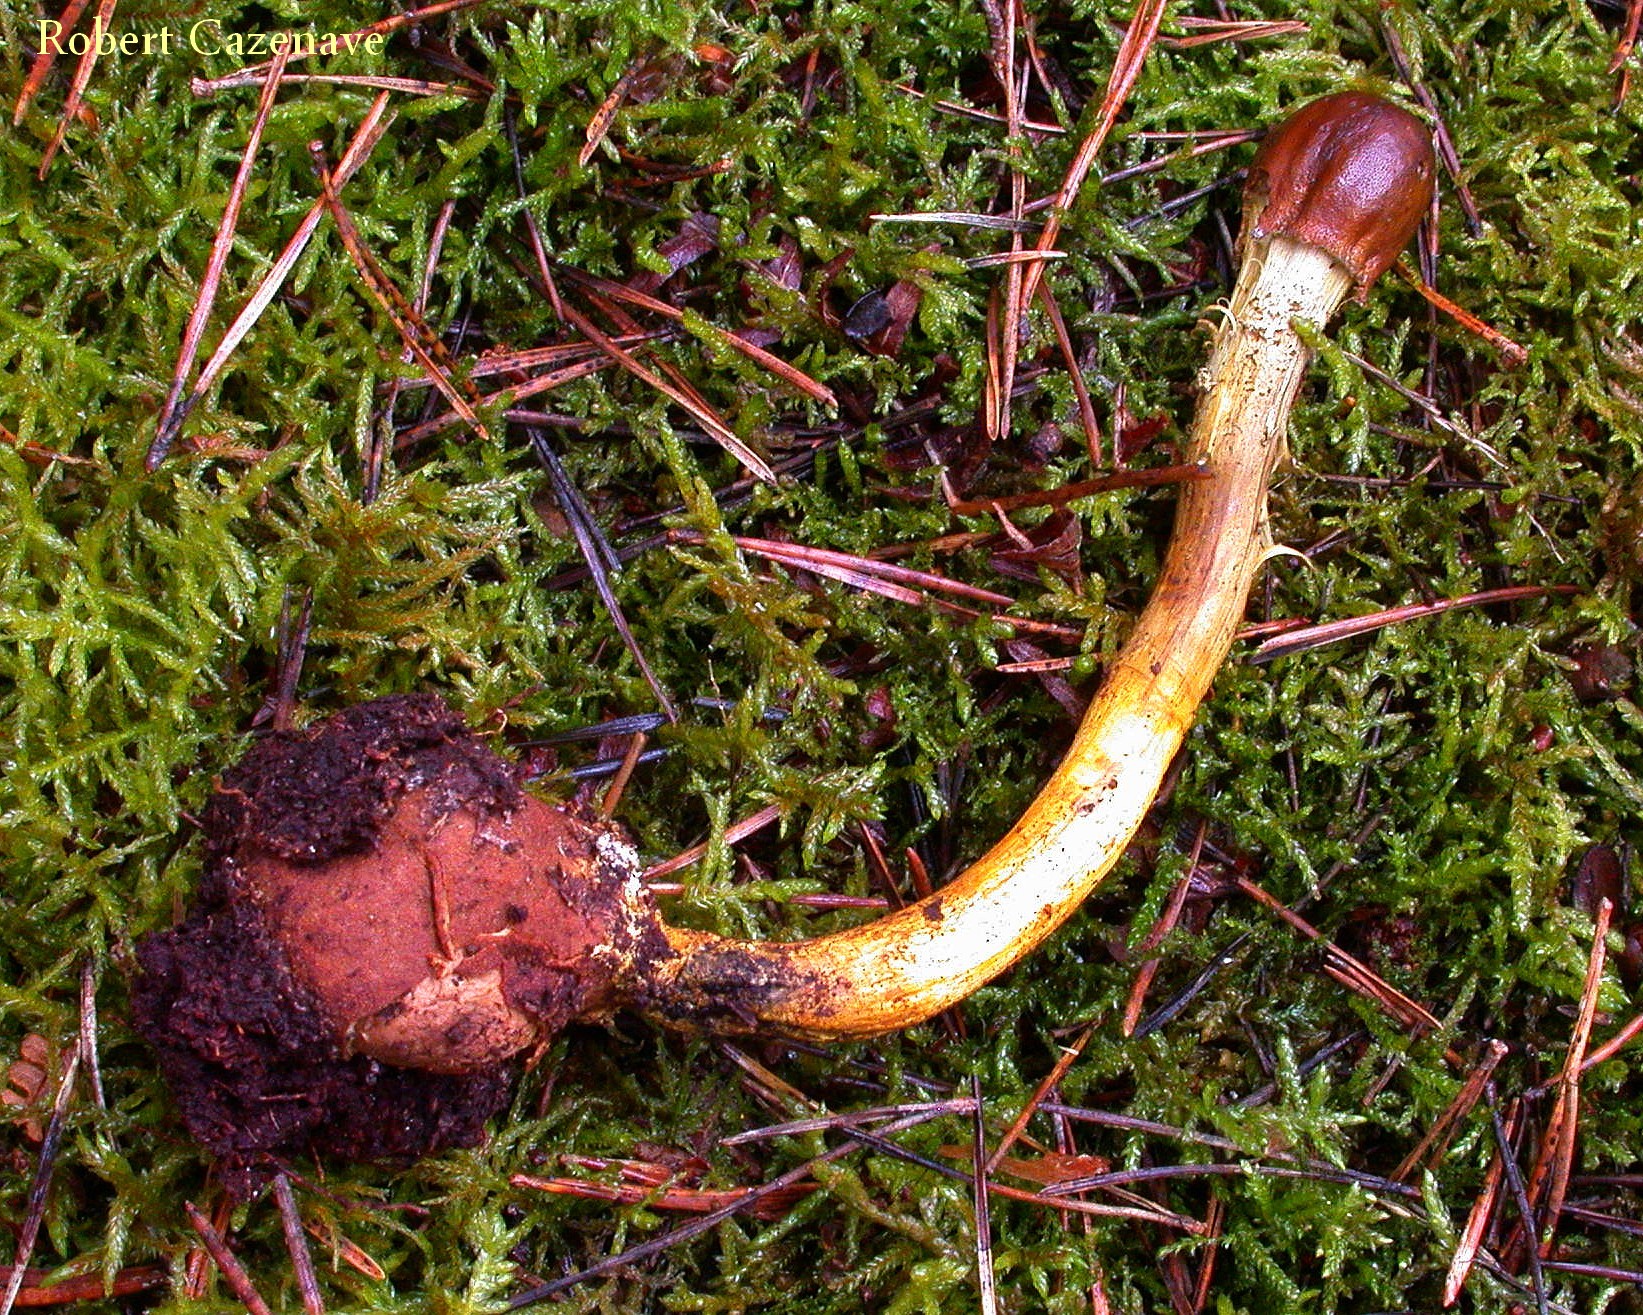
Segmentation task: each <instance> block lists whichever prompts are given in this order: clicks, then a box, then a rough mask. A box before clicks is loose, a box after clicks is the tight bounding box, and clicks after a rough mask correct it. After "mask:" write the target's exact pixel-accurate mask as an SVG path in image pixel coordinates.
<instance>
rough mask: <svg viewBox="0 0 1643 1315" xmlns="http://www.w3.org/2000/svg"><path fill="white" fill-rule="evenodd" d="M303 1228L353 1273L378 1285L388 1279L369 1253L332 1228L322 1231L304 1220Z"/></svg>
mask: <svg viewBox="0 0 1643 1315" xmlns="http://www.w3.org/2000/svg"><path fill="white" fill-rule="evenodd" d="M303 1227H304V1228H306V1229H307V1230H308V1236H309V1237H311V1238H313V1239H314V1241H316V1242H318V1243H320V1244H321V1245H322V1246H325V1247H327V1248H329V1249H330V1251H331V1253H332V1255H333V1257H334V1258H335V1259H337V1260H341V1261H342V1263H343V1264H345V1265H347V1266H348V1268H349V1269H351V1270H353V1271H354V1272H355V1273H358V1274H363V1275H365V1277H366V1278H368V1279H374V1280H375V1281H377V1282H378V1283H380V1282H381V1281H382V1280H383V1279H385V1278H387V1277H388V1271H387V1270H385V1269H383V1267H382V1266H381V1265H379V1264H377V1262H376V1261H375V1260H373V1259H372V1258H371V1254H370V1252H368V1251H366V1250H365V1248H364V1247H362V1246H360V1245H359V1243H357V1242H355V1241H353V1240H352V1239H351V1238H347V1237H344V1236H343V1235H342V1234H341V1233H339V1232H337V1231H336V1229H335V1228H334V1227H333V1228H332V1229H330V1230H329V1231H322V1230H321V1228H320V1226H319V1225H318V1224H313V1223H309V1222H307V1221H306V1220H305V1221H304V1222H303ZM333 1263H335V1261H333Z"/></svg>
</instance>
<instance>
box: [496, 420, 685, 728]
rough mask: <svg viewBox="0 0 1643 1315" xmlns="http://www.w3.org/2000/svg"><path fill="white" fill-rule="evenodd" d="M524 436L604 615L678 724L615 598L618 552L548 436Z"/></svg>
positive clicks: (660, 703) (666, 713) (531, 432)
mask: <svg viewBox="0 0 1643 1315" xmlns="http://www.w3.org/2000/svg"><path fill="white" fill-rule="evenodd" d="M525 434H526V437H527V438H528V439H529V440H530V444H531V451H532V452H533V453H535V455H536V459H537V462H538V463H539V464H540V465H541V467H542V469H543V470H545V471H546V472H547V476H548V482H549V483H550V484H551V485H552V486H553V494H554V497H555V498H556V499H557V500H558V502H559V509H560V510H561V511H563V512H564V513H565V519H566V520H567V521H568V522H569V523H570V529H571V534H572V535H573V536H574V537H575V539H576V547H577V549H578V551H580V552H581V554H582V561H583V563H584V564H585V565H586V566H587V569H588V578H589V579H591V580H592V581H593V588H594V591H595V592H596V593H597V594H598V595H599V602H600V603H601V605H603V607H604V609H605V615H606V616H608V617H609V618H610V623H611V625H612V626H613V627H615V629H616V633H617V634H618V635H619V636H621V639H622V644H623V646H624V647H625V648H626V649H627V651H628V652H629V654H631V655H632V657H633V662H634V665H635V666H637V667H638V668H639V674H640V675H642V676H643V677H644V678H645V683H646V684H647V685H649V686H650V692H651V693H652V694H654V695H655V696H656V706H657V707H658V708H659V709H661V712H662V715H663V716H664V717H666V718H667V719H668V720H669V721H678V720H679V714H678V712H677V710H676V709H675V708H674V706H673V701H672V699H670V698H669V697H668V693H667V690H666V689H665V688H664V687H663V685H662V682H661V680H660V678H659V677H658V676H657V675H656V672H655V671H654V670H653V669H652V668H651V665H650V661H649V660H648V659H647V658H646V657H645V651H644V649H643V648H641V647H640V646H639V641H638V639H636V638H635V637H634V634H633V627H632V626H630V625H629V624H628V619H627V615H626V614H625V613H624V612H623V611H622V604H621V603H620V601H619V600H618V599H617V597H616V587H615V586H614V585H613V584H612V583H611V576H612V575H614V574H615V573H617V572H619V571H620V570H621V569H622V561H621V558H619V557H618V556H617V555H616V550H615V549H613V548H612V547H611V546H610V543H609V541H608V540H607V539H606V538H605V535H604V531H602V530H601V529H600V528H599V523H598V521H596V520H595V519H594V516H593V513H592V511H590V510H589V509H588V505H587V502H586V501H585V500H584V499H583V497H582V492H581V490H580V489H578V488H577V487H576V484H575V482H574V481H572V479H571V478H570V474H569V472H567V471H566V470H565V467H564V464H563V463H562V462H561V461H560V460H559V454H558V453H557V452H555V451H554V450H553V447H552V446H551V445H550V444H549V443H548V439H547V435H545V434H544V433H543V432H542V431H541V430H540V429H534V428H527V429H526V431H525Z"/></svg>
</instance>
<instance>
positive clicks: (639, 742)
mask: <svg viewBox="0 0 1643 1315" xmlns="http://www.w3.org/2000/svg"><path fill="white" fill-rule="evenodd" d="M649 738H650V737H649V736H647V735H646V734H645V733H644V732H643V731H635V732H634V733H633V734H632V735H630V736H628V747H627V752H626V753H624V754H623V755H622V765H621V766H620V767H618V768H617V769H616V775H615V776H613V777H611V778H610V784H609V785H607V786H606V787H605V797H604V798H603V799H601V800H600V801H599V816H600V817H601V818H603V819H604V820H605V821H607V822H608V821H610V819H611V818H613V817H615V816H616V810H617V808H618V807H619V806H620V805H621V802H622V794H623V792H624V791H625V790H626V789H627V788H628V781H629V780H630V779H631V778H632V776H633V769H634V768H635V767H637V766H638V765H639V755H640V754H641V753H643V752H644V751H645V741H646V740H647V739H649Z"/></svg>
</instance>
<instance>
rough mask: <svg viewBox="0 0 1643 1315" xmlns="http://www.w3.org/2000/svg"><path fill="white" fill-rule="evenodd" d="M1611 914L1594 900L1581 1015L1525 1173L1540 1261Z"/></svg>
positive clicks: (1572, 1123) (1563, 1180)
mask: <svg viewBox="0 0 1643 1315" xmlns="http://www.w3.org/2000/svg"><path fill="white" fill-rule="evenodd" d="M1613 914H1614V905H1613V904H1611V903H1610V902H1609V901H1608V900H1607V899H1604V900H1600V901H1599V902H1598V906H1597V917H1596V919H1595V920H1594V925H1593V928H1592V948H1591V952H1590V954H1589V955H1588V956H1587V960H1586V980H1585V983H1584V986H1583V988H1582V990H1581V995H1580V1012H1579V1014H1578V1015H1577V1016H1576V1019H1575V1028H1574V1033H1573V1035H1572V1036H1571V1037H1570V1038H1569V1049H1568V1052H1567V1053H1566V1054H1565V1055H1564V1057H1563V1072H1562V1074H1561V1075H1560V1076H1559V1078H1558V1095H1557V1101H1556V1104H1555V1105H1554V1106H1553V1108H1552V1114H1551V1117H1550V1119H1548V1120H1547V1125H1546V1134H1545V1137H1544V1138H1543V1139H1542V1141H1541V1147H1540V1154H1539V1156H1538V1157H1537V1158H1536V1160H1535V1166H1534V1168H1533V1169H1532V1170H1530V1172H1529V1183H1528V1196H1529V1201H1530V1203H1531V1204H1533V1205H1535V1206H1538V1207H1540V1237H1539V1238H1538V1239H1535V1238H1531V1239H1529V1245H1531V1246H1534V1247H1536V1249H1537V1253H1538V1254H1539V1255H1540V1256H1541V1257H1542V1258H1544V1257H1546V1256H1548V1255H1550V1254H1551V1250H1552V1241H1553V1238H1554V1237H1555V1236H1556V1234H1557V1225H1558V1217H1559V1216H1560V1215H1561V1214H1562V1212H1563V1201H1564V1198H1565V1197H1566V1196H1567V1195H1568V1191H1569V1174H1570V1172H1571V1171H1572V1169H1573V1167H1574V1156H1575V1141H1576V1139H1577V1136H1578V1133H1579V1124H1580V1074H1581V1065H1582V1063H1583V1062H1584V1060H1585V1058H1586V1047H1587V1045H1588V1043H1589V1042H1590V1041H1591V1036H1592V1023H1593V1021H1594V1019H1595V1018H1596V1017H1597V997H1598V992H1599V990H1600V989H1601V988H1602V985H1603V963H1604V959H1605V957H1606V955H1607V953H1608V936H1609V922H1610V919H1611V918H1612V917H1613Z"/></svg>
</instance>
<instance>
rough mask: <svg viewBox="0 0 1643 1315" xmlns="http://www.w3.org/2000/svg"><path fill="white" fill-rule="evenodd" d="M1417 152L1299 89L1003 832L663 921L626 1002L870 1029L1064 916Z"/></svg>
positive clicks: (1235, 580)
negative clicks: (880, 877)
mask: <svg viewBox="0 0 1643 1315" xmlns="http://www.w3.org/2000/svg"><path fill="white" fill-rule="evenodd" d="M1320 136H1322V137H1323V138H1325V139H1326V140H1324V141H1323V143H1322V144H1321V145H1320V142H1319V138H1320ZM1331 136H1332V137H1333V140H1332V141H1331V140H1329V139H1330V138H1331ZM1430 150H1431V148H1430V141H1429V138H1428V137H1427V135H1426V132H1425V129H1424V128H1422V127H1421V126H1420V124H1419V122H1418V121H1417V120H1415V119H1413V118H1412V117H1411V116H1409V115H1408V114H1406V113H1405V112H1404V111H1402V110H1399V109H1396V108H1395V107H1393V106H1391V105H1390V104H1388V103H1387V102H1384V101H1381V100H1378V99H1376V98H1374V97H1369V96H1362V95H1357V94H1354V93H1347V94H1345V95H1342V96H1336V97H1330V98H1327V99H1326V100H1325V101H1321V102H1314V103H1313V104H1312V105H1310V106H1308V107H1306V108H1305V109H1304V110H1302V111H1301V112H1300V114H1298V115H1296V116H1295V117H1294V118H1292V119H1291V120H1290V121H1289V122H1288V123H1286V124H1285V125H1284V126H1283V127H1281V128H1280V129H1278V130H1277V132H1275V133H1274V134H1273V135H1272V137H1271V138H1270V139H1269V141H1268V144H1267V146H1266V147H1265V148H1263V152H1262V155H1261V156H1260V157H1258V158H1257V161H1256V166H1255V168H1254V170H1252V180H1251V187H1250V191H1249V198H1248V213H1246V217H1245V242H1244V249H1243V259H1242V262H1241V267H1240V270H1239V274H1238V279H1237V284H1236V287H1235V288H1234V290H1233V293H1232V297H1231V300H1230V302H1229V303H1228V305H1227V307H1226V308H1225V311H1224V314H1223V318H1222V323H1221V325H1220V327H1219V328H1218V329H1217V330H1216V332H1215V339H1214V347H1213V351H1212V354H1211V357H1210V363H1209V366H1208V369H1207V371H1206V374H1205V378H1204V393H1203V397H1202V400H1201V403H1200V405H1199V408H1198V413H1197V417H1196V420H1195V422H1194V425H1193V430H1192V435H1191V438H1190V441H1189V444H1188V448H1187V456H1188V458H1189V459H1191V460H1193V461H1197V462H1201V463H1202V464H1203V466H1204V467H1205V469H1206V471H1207V478H1205V479H1203V480H1200V481H1195V482H1192V483H1189V484H1187V485H1186V486H1185V487H1184V488H1183V490H1182V494H1181V502H1180V504H1179V507H1178V509H1177V512H1176V522H1175V533H1174V536H1173V538H1172V540H1171V543H1170V547H1169V551H1168V553H1167V555H1166V557H1165V560H1164V565H1163V569H1162V571H1161V573H1160V576H1159V579H1158V583H1157V585H1156V587H1155V590H1154V593H1153V595H1152V597H1151V599H1150V600H1149V602H1148V604H1147V606H1146V608H1145V610H1144V611H1143V612H1142V614H1141V616H1140V618H1139V619H1138V620H1137V622H1136V624H1135V629H1134V630H1133V632H1132V633H1131V635H1130V637H1129V639H1128V641H1127V642H1126V643H1125V645H1124V647H1123V649H1122V651H1121V652H1120V653H1119V655H1118V657H1117V659H1116V660H1115V662H1114V663H1113V665H1112V667H1111V668H1110V669H1109V670H1108V672H1107V673H1106V678H1105V681H1104V682H1103V684H1102V686H1101V688H1100V690H1099V692H1098V693H1097V694H1096V696H1095V698H1094V700H1093V701H1092V702H1091V704H1090V706H1089V708H1088V710H1087V711H1086V712H1085V715H1084V719H1083V722H1082V723H1081V725H1080V726H1079V729H1078V732H1077V735H1076V736H1075V738H1074V740H1073V743H1072V746H1071V748H1070V749H1069V750H1068V752H1067V755H1066V757H1065V758H1064V759H1063V761H1062V762H1061V764H1060V766H1059V767H1058V768H1057V769H1056V771H1055V773H1054V774H1053V775H1052V776H1051V777H1050V779H1049V780H1048V782H1047V783H1046V784H1045V785H1044V787H1043V789H1042V791H1041V792H1040V793H1039V795H1038V797H1037V798H1036V799H1035V800H1034V801H1033V803H1032V804H1031V805H1030V806H1029V807H1028V809H1027V811H1026V813H1025V814H1024V815H1023V816H1022V817H1021V819H1020V820H1019V821H1018V822H1016V824H1015V825H1014V826H1013V827H1011V828H1010V830H1009V832H1008V833H1007V834H1006V835H1005V836H1004V838H1003V839H1002V840H1000V841H999V842H998V843H997V844H996V845H994V846H993V848H992V849H991V850H989V851H988V852H987V853H986V854H985V855H983V856H982V857H981V858H980V859H979V860H977V861H976V863H975V864H973V865H972V866H971V867H970V868H969V869H967V870H966V871H965V872H963V873H962V874H961V875H960V876H958V877H957V878H955V879H954V880H953V881H952V882H951V883H949V884H948V885H947V886H946V887H944V888H943V889H942V890H940V891H938V892H936V893H935V894H933V895H931V896H929V897H927V898H925V899H923V900H920V901H919V902H918V903H916V904H913V905H910V906H909V907H907V908H905V909H901V910H899V911H897V912H895V913H892V914H889V915H887V916H885V917H882V918H879V919H878V920H876V921H874V922H871V923H868V924H865V925H863V926H860V927H854V928H850V929H848V930H845V931H840V932H835V933H832V934H830V935H826V936H821V937H817V938H815V939H812V940H806V941H796V942H785V943H782V942H752V941H740V940H727V939H724V938H721V937H718V936H714V935H710V934H705V933H701V932H695V931H687V930H679V929H676V928H671V927H670V928H667V929H666V934H667V936H668V940H669V943H670V945H671V946H672V949H673V951H674V955H673V956H671V957H668V958H666V959H664V960H662V961H660V962H658V963H656V964H654V965H652V966H651V967H650V968H649V970H648V974H647V978H646V980H645V982H644V984H643V986H642V988H641V991H640V996H641V999H640V1003H641V1005H642V1007H645V1008H647V1009H648V1010H649V1011H650V1012H652V1013H653V1014H656V1015H658V1016H660V1017H663V1018H665V1019H671V1020H679V1021H685V1020H688V1021H690V1022H693V1023H696V1024H698V1025H703V1026H708V1027H714V1028H719V1029H722V1030H736V1031H740V1030H748V1029H755V1028H757V1029H763V1030H770V1031H777V1032H784V1033H788V1034H794V1035H801V1036H810V1037H858V1036H870V1035H873V1034H876V1033H879V1032H885V1031H889V1030H892V1029H895V1028H899V1027H906V1026H909V1025H911V1024H913V1023H916V1022H919V1021H922V1020H923V1019H926V1018H928V1017H930V1016H931V1015H933V1014H935V1013H937V1012H939V1011H940V1010H942V1009H945V1008H947V1007H948V1006H949V1005H952V1004H955V1003H957V1002H958V1001H960V1000H962V999H963V998H964V997H966V996H967V995H969V994H970V993H971V992H972V991H974V990H975V989H976V988H977V987H979V986H981V985H983V984H984V983H986V982H988V981H990V980H991V979H992V978H994V977H996V976H998V975H999V974H1000V973H1002V972H1004V971H1005V970H1006V969H1008V968H1010V967H1011V966H1012V965H1014V964H1015V963H1017V962H1019V961H1020V960H1021V959H1022V958H1024V957H1025V956H1026V955H1028V954H1030V953H1031V952H1032V951H1033V950H1034V949H1035V948H1036V947H1037V946H1038V945H1039V944H1040V943H1041V942H1042V941H1043V940H1044V939H1045V938H1046V937H1047V936H1049V935H1050V933H1051V932H1053V931H1054V930H1055V929H1056V928H1057V927H1059V926H1060V925H1061V924H1062V923H1063V922H1064V921H1066V919H1067V918H1068V917H1070V916H1071V915H1072V913H1073V912H1074V911H1075V910H1076V909H1077V908H1078V906H1079V905H1080V904H1081V903H1082V902H1083V900H1084V899H1085V897H1086V896H1088V895H1089V893H1090V892H1091V891H1092V890H1094V888H1095V887H1096V885H1098V884H1099V883H1100V881H1101V880H1102V878H1103V877H1105V876H1106V874H1107V873H1108V872H1109V871H1110V870H1111V869H1112V868H1113V866H1114V865H1115V864H1116V863H1117V862H1118V860H1119V858H1120V857H1121V856H1122V854H1123V853H1124V850H1125V847H1126V846H1127V845H1128V843H1129V841H1130V839H1131V837H1132V836H1133V835H1134V834H1135V831H1136V828H1137V827H1138V826H1139V825H1140V824H1141V821H1142V819H1143V818H1144V817H1145V815H1146V812H1147V810H1148V808H1149V807H1150V806H1151V804H1152V801H1153V798H1154V797H1155V795H1156V793H1157V790H1158V787H1159V784H1160V782H1161V781H1162V779H1163V775H1164V773H1165V771H1166V770H1167V768H1168V767H1169V764H1170V761H1171V759H1172V758H1173V757H1174V755H1175V753H1176V751H1177V749H1179V748H1180V746H1181V742H1182V740H1183V739H1184V738H1185V737H1186V734H1187V731H1188V730H1189V729H1190V727H1191V725H1192V721H1193V717H1194V714H1195V713H1196V711H1197V708H1198V705H1199V704H1200V703H1201V702H1202V701H1203V699H1204V697H1205V695H1206V694H1207V693H1208V692H1209V687H1210V685H1211V683H1212V681H1213V680H1214V677H1215V673H1216V671H1217V669H1218V668H1219V667H1220V665H1221V663H1222V661H1223V659H1224V658H1225V657H1226V655H1227V652H1228V650H1229V648H1230V647H1231V645H1232V640H1233V636H1234V634H1235V633H1236V631H1237V628H1238V625H1239V622H1240V620H1241V619H1242V616H1243V612H1244V607H1245V603H1246V600H1247V598H1248V594H1249V590H1250V588H1251V586H1252V585H1253V583H1254V581H1255V577H1256V575H1257V573H1258V571H1259V569H1260V567H1261V564H1262V562H1263V561H1264V560H1265V559H1266V557H1267V555H1268V553H1269V551H1270V549H1271V546H1272V541H1271V538H1270V535H1269V533H1268V528H1267V509H1266V501H1267V488H1268V484H1269V482H1270V480H1271V478H1272V474H1273V470H1274V468H1275V467H1276V465H1277V463H1278V461H1279V460H1280V458H1281V457H1282V456H1283V455H1284V451H1285V432H1286V427H1287V422H1288V417H1289V412H1290V409H1291V407H1292V406H1293V404H1294V401H1295V396H1296V393H1297V392H1298V391H1299V389H1300V386H1301V383H1302V380H1303V378H1304V377H1305V371H1306V367H1307V365H1308V363H1309V361H1310V360H1311V355H1312V354H1311V352H1310V350H1309V349H1308V348H1307V346H1306V343H1305V341H1304V340H1303V339H1302V337H1301V335H1300V334H1299V333H1298V332H1297V331H1296V329H1295V327H1294V326H1295V324H1296V323H1298V322H1299V323H1306V324H1311V325H1314V326H1317V327H1322V326H1323V325H1324V324H1326V323H1327V322H1328V320H1329V319H1330V318H1331V317H1332V316H1333V315H1334V313H1335V311H1336V310H1337V309H1338V308H1339V306H1340V305H1341V303H1342V302H1343V301H1344V300H1345V299H1346V297H1347V296H1348V295H1349V294H1350V293H1351V292H1353V290H1354V289H1355V288H1356V289H1358V290H1360V291H1361V290H1362V289H1363V288H1364V287H1366V286H1367V285H1368V283H1369V282H1370V281H1372V280H1373V278H1374V277H1375V275H1376V274H1378V273H1379V272H1380V271H1381V269H1384V268H1385V265H1386V264H1387V263H1390V261H1391V260H1392V259H1393V258H1394V257H1395V255H1396V254H1397V252H1398V250H1400V249H1401V248H1402V247H1403V245H1404V244H1405V243H1406V242H1407V241H1408V239H1409V236H1410V234H1411V233H1412V232H1413V229H1414V227H1415V224H1416V223H1417V222H1418V220H1419V216H1420V214H1421V213H1422V212H1423V211H1424V209H1425V206H1426V204H1427V202H1428V199H1429V197H1430V188H1431V182H1430V179H1431V165H1430ZM1366 161H1367V164H1366V163H1365V162H1366ZM1263 221H1265V222H1266V224H1267V225H1269V226H1270V228H1271V229H1272V230H1274V231H1267V227H1264V226H1263ZM1383 257H1384V259H1383Z"/></svg>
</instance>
